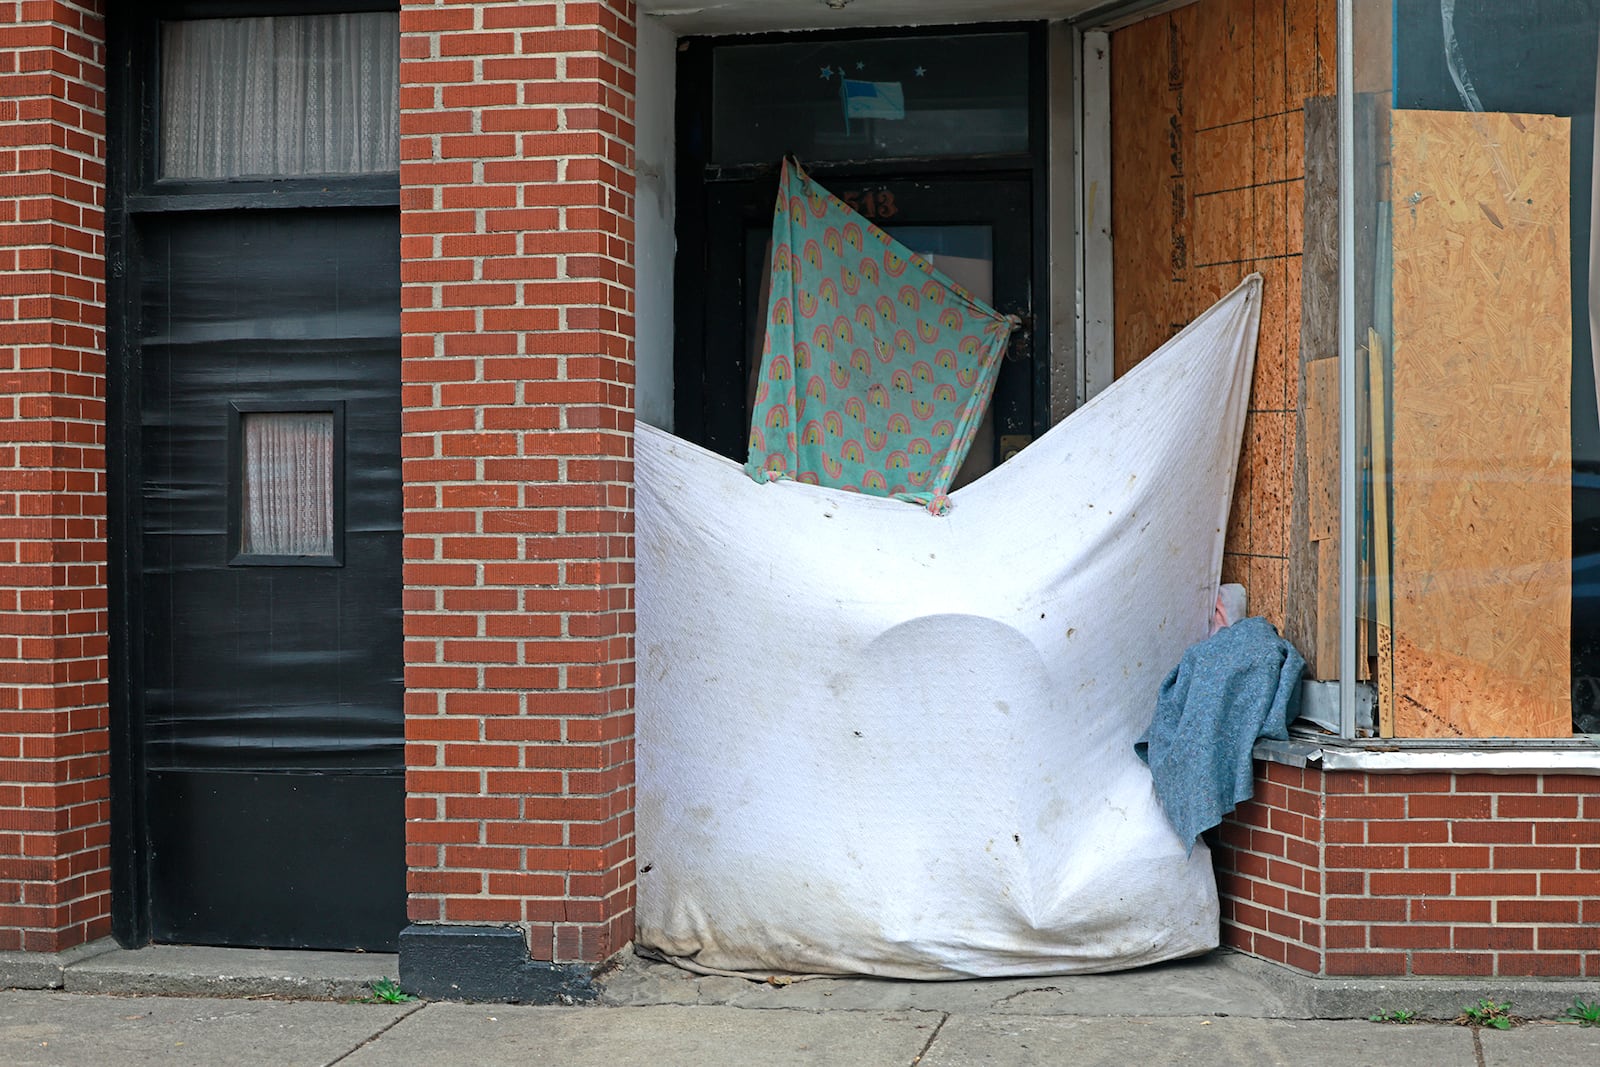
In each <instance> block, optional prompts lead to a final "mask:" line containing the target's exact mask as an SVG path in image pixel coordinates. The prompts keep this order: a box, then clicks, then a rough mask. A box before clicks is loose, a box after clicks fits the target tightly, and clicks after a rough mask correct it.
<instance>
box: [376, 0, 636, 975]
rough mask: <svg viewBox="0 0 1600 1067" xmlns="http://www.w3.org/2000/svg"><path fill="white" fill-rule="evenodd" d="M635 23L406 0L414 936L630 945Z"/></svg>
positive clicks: (546, 6)
mask: <svg viewBox="0 0 1600 1067" xmlns="http://www.w3.org/2000/svg"><path fill="white" fill-rule="evenodd" d="M634 18H635V12H634V5H633V4H632V3H621V2H616V0H606V2H595V3H577V2H564V3H526V2H503V3H440V2H430V0H406V2H405V3H404V4H403V6H402V10H401V29H402V32H403V34H404V40H403V44H402V49H403V50H402V61H401V83H402V90H401V91H402V99H401V112H402V113H401V159H402V163H401V172H400V182H401V188H402V194H401V196H402V207H401V234H402V238H401V240H402V258H403V267H402V282H403V287H404V288H403V308H404V310H403V312H402V329H403V331H404V334H405V339H404V346H405V347H404V368H405V369H404V377H405V408H406V412H405V425H404V433H405V440H404V456H405V459H404V480H405V503H406V512H405V531H406V549H405V552H406V569H405V583H406V686H407V693H406V735H407V740H408V746H407V765H408V768H409V771H408V775H407V782H408V792H409V796H408V799H407V818H408V829H407V841H408V857H409V864H410V894H411V896H410V902H411V903H410V911H411V918H412V919H413V921H417V922H440V921H442V922H464V923H514V924H521V925H523V926H524V928H525V929H526V930H527V932H528V934H529V938H530V947H531V951H532V954H533V956H534V957H535V958H538V959H545V960H552V961H580V960H596V959H601V958H604V957H605V956H607V955H609V954H610V953H611V952H613V951H615V950H616V949H618V948H620V947H621V946H622V945H623V944H624V943H625V942H627V941H628V940H629V938H630V937H631V936H632V907H633V892H634V867H633V855H634V850H633V806H634V805H633V710H632V709H633V590H632V582H633V510H632V508H633V497H632V479H633V464H632V451H633V449H632V430H633V263H634V252H633V224H632V213H633V195H634V177H633V169H632V168H633V143H634V136H633V126H632V122H633V91H634V84H633V69H634V44H635V38H634V33H635V30H634Z"/></svg>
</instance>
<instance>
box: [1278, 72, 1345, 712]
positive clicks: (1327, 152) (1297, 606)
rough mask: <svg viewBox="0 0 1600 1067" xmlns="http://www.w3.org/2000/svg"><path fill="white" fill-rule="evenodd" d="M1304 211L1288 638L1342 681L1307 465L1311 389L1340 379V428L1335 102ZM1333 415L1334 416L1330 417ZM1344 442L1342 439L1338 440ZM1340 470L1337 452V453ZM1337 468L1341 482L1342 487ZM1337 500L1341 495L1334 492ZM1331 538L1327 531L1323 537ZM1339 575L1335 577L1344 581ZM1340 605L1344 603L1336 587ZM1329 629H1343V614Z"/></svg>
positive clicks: (1321, 128) (1309, 166) (1311, 107)
mask: <svg viewBox="0 0 1600 1067" xmlns="http://www.w3.org/2000/svg"><path fill="white" fill-rule="evenodd" d="M1305 172H1306V187H1305V188H1306V192H1305V197H1304V200H1305V210H1304V233H1305V251H1304V255H1303V257H1302V259H1301V262H1300V337H1299V342H1300V343H1299V349H1300V358H1299V360H1298V361H1297V363H1296V364H1294V365H1293V369H1292V370H1291V373H1294V374H1298V375H1299V376H1300V388H1299V389H1298V390H1296V393H1297V397H1298V399H1297V400H1296V413H1297V415H1298V417H1297V418H1296V420H1295V426H1296V430H1295V435H1294V471H1293V476H1292V477H1293V481H1292V489H1291V497H1290V499H1291V504H1290V509H1289V577H1288V586H1287V589H1286V591H1285V604H1284V608H1285V613H1284V637H1286V638H1288V640H1289V641H1290V642H1291V643H1292V644H1293V645H1294V646H1295V648H1296V649H1297V650H1298V651H1299V652H1300V654H1301V655H1302V656H1304V657H1305V660H1306V677H1308V678H1316V679H1322V680H1331V679H1336V678H1338V677H1339V657H1338V655H1337V653H1335V654H1334V655H1333V656H1331V657H1327V658H1325V657H1324V656H1323V655H1322V651H1321V650H1322V649H1323V648H1325V647H1326V645H1325V643H1324V642H1323V641H1322V640H1321V638H1320V631H1321V627H1322V625H1323V623H1322V616H1323V609H1324V606H1325V603H1326V602H1328V600H1329V592H1330V590H1329V583H1328V582H1326V581H1324V580H1322V579H1323V568H1322V566H1321V564H1320V562H1319V560H1318V555H1319V551H1320V550H1319V546H1318V544H1317V542H1316V541H1315V540H1313V538H1312V535H1311V501H1310V492H1311V488H1310V485H1311V477H1310V470H1309V465H1308V442H1307V432H1308V430H1307V420H1308V418H1309V405H1310V403H1311V399H1310V397H1311V393H1312V391H1313V386H1312V384H1311V383H1312V382H1313V381H1314V380H1315V381H1322V380H1325V379H1326V378H1328V377H1332V378H1333V379H1334V382H1335V385H1334V392H1333V393H1332V394H1331V396H1332V400H1333V403H1332V404H1331V405H1329V404H1328V403H1326V400H1324V402H1323V409H1324V412H1323V417H1324V418H1326V417H1328V416H1329V415H1330V414H1331V416H1332V418H1333V419H1334V424H1335V426H1336V427H1337V420H1338V417H1339V414H1338V413H1339V408H1338V386H1337V381H1338V377H1337V375H1338V371H1337V367H1338V365H1339V360H1338V355H1339V108H1338V101H1337V100H1336V99H1335V98H1334V97H1331V96H1328V97H1316V98H1313V99H1310V100H1307V101H1306V110H1305ZM1330 408H1331V411H1330V410H1329V409H1330ZM1335 441H1337V431H1336V435H1335ZM1333 455H1334V457H1335V460H1334V461H1335V463H1337V456H1338V451H1337V449H1335V450H1334V452H1333ZM1337 480H1338V479H1337V468H1336V473H1335V478H1334V483H1335V486H1337ZM1335 493H1337V489H1335ZM1334 514H1335V520H1334V530H1333V536H1332V538H1324V539H1325V540H1329V541H1330V543H1331V545H1332V546H1333V552H1332V558H1335V559H1337V558H1338V551H1337V546H1338V520H1337V514H1338V512H1337V509H1335V512H1334ZM1319 532H1321V533H1324V534H1325V533H1326V530H1325V529H1323V530H1320V531H1319ZM1337 573H1338V572H1337V570H1335V571H1334V572H1333V576H1336V575H1337ZM1331 602H1332V603H1333V604H1335V605H1337V603H1338V592H1337V586H1336V584H1335V585H1334V587H1333V591H1332V601H1331ZM1327 625H1329V626H1334V627H1337V625H1338V611H1337V608H1335V610H1334V613H1333V617H1332V618H1331V619H1329V620H1327Z"/></svg>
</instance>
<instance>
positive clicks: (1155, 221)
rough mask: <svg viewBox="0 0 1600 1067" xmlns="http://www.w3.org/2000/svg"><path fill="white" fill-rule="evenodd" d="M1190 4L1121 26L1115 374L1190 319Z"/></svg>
mask: <svg viewBox="0 0 1600 1067" xmlns="http://www.w3.org/2000/svg"><path fill="white" fill-rule="evenodd" d="M1192 18H1193V12H1192V11H1189V10H1183V11H1177V12H1170V13H1167V14H1162V15H1158V16H1155V17H1153V18H1148V19H1144V20H1142V21H1140V22H1137V23H1134V24H1133V25H1131V26H1126V27H1123V28H1122V29H1119V30H1117V31H1116V32H1115V33H1113V34H1112V35H1111V232H1112V235H1113V239H1114V240H1115V242H1116V251H1115V256H1114V259H1113V264H1112V290H1113V297H1112V303H1113V308H1114V314H1115V320H1116V329H1115V346H1116V357H1115V373H1116V376H1117V377H1118V378H1120V377H1122V376H1123V375H1124V374H1126V373H1127V372H1128V371H1129V370H1130V369H1132V368H1133V367H1134V365H1136V364H1137V363H1138V362H1139V361H1140V360H1142V359H1143V358H1144V357H1145V356H1147V355H1149V354H1150V353H1151V352H1153V351H1155V350H1156V349H1157V348H1159V347H1160V346H1161V345H1162V344H1164V343H1165V342H1166V341H1167V339H1168V338H1170V337H1171V336H1172V335H1173V334H1174V333H1176V332H1177V331H1178V329H1180V328H1181V327H1182V325H1183V324H1184V323H1185V322H1186V321H1187V320H1186V319H1185V318H1184V317H1183V316H1184V312H1185V311H1186V310H1187V307H1186V303H1187V302H1186V300H1185V299H1184V297H1185V294H1184V293H1183V291H1182V290H1183V286H1184V282H1185V278H1186V275H1187V273H1188V270H1189V242H1190V240H1191V237H1190V227H1191V221H1190V212H1189V208H1190V202H1191V198H1192V192H1191V190H1190V189H1189V186H1188V169H1189V144H1190V141H1191V139H1192V130H1193V125H1194V123H1193V121H1192V119H1190V118H1189V117H1188V116H1187V115H1185V113H1184V111H1183V89H1184V70H1185V61H1186V59H1187V47H1186V39H1185V33H1184V30H1185V26H1186V25H1187V23H1188V22H1189V21H1190V20H1191V19H1192Z"/></svg>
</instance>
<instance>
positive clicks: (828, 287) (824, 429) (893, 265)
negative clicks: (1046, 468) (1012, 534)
mask: <svg viewBox="0 0 1600 1067" xmlns="http://www.w3.org/2000/svg"><path fill="white" fill-rule="evenodd" d="M1016 326H1017V320H1016V319H1015V318H1014V317H1011V316H1007V315H1002V314H1000V313H999V312H998V311H996V310H995V309H994V308H991V307H989V306H988V305H986V304H984V303H983V302H982V301H980V300H978V299H976V298H975V297H973V296H972V294H970V293H968V292H967V291H966V290H965V289H963V288H961V287H960V286H959V285H957V284H956V283H955V282H953V281H951V280H950V279H949V278H946V277H945V276H944V275H943V274H940V273H939V272H938V271H937V270H935V269H934V268H933V267H932V266H931V265H930V264H929V263H928V262H927V261H926V260H924V259H923V258H922V257H920V256H918V255H916V254H914V253H913V252H912V251H911V250H910V249H908V248H906V246H905V245H903V244H901V243H900V242H899V241H896V240H895V239H894V238H893V237H891V236H889V235H888V234H887V233H885V232H884V231H883V230H881V229H879V228H878V227H877V226H874V225H873V224H872V223H870V222H868V221H867V220H866V219H865V218H863V217H861V216H860V215H859V214H857V213H856V212H855V211H853V210H851V208H850V207H849V206H848V205H847V204H845V203H844V202H843V201H842V200H840V199H839V198H838V197H836V196H834V195H833V194H832V193H829V192H828V191H827V190H826V189H824V188H822V186H820V185H818V184H817V183H816V182H814V181H812V180H811V178H810V177H809V176H807V175H806V173H805V172H804V171H803V170H801V168H800V166H799V164H798V163H796V162H794V161H793V160H785V162H784V169H783V175H782V178H781V180H780V183H779V186H778V201H777V206H776V208H775V210H774V212H773V225H772V275H771V295H770V297H769V299H768V302H767V318H766V341H765V343H764V345H763V347H762V354H761V370H760V377H759V378H758V380H757V383H756V399H755V407H754V411H753V414H752V417H751V427H750V453H749V459H748V461H747V462H746V464H745V470H746V471H748V472H749V473H750V476H751V477H752V478H754V479H755V480H756V481H758V482H764V481H769V480H771V479H773V478H780V477H784V478H793V479H795V480H797V481H801V482H808V483H810V484H812V485H823V486H829V487H833V488H838V489H845V490H851V491H855V492H862V493H870V494H873V495H876V496H894V497H899V498H901V499H904V500H911V501H915V502H917V503H922V504H927V505H929V506H930V508H931V509H932V510H934V511H936V512H942V511H943V510H944V509H945V507H946V506H947V502H946V496H945V494H946V493H947V492H948V491H949V489H950V483H951V482H952V481H953V480H954V478H955V475H956V471H957V470H959V469H960V467H961V463H962V461H963V460H964V459H966V456H967V452H968V450H969V449H971V447H972V443H973V438H974V437H975V436H976V435H977V432H978V425H979V423H980V422H981V421H982V420H983V413H984V409H985V408H986V407H987V406H988V403H989V397H990V395H991V394H992V393H993V392H994V383H995V378H996V377H997V376H998V375H999V372H1000V361H1001V358H1002V357H1003V355H1004V354H1005V350H1006V345H1007V343H1008V342H1009V341H1010V339H1011V333H1012V331H1013V330H1014V329H1015V328H1016Z"/></svg>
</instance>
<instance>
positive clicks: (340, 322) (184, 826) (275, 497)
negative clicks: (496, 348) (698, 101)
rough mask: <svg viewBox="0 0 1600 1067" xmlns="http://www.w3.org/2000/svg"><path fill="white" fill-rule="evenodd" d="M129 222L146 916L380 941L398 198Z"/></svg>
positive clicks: (283, 937) (392, 648)
mask: <svg viewBox="0 0 1600 1067" xmlns="http://www.w3.org/2000/svg"><path fill="white" fill-rule="evenodd" d="M137 230H138V240H137V242H136V243H137V247H138V250H139V251H138V256H137V260H136V277H137V279H138V283H137V290H136V291H137V296H138V322H139V325H138V333H137V347H138V364H137V365H138V367H139V370H138V372H137V384H138V388H139V390H140V395H139V398H138V402H137V407H138V411H139V434H138V449H139V453H140V459H141V463H142V475H141V476H140V480H139V488H138V492H139V500H138V502H137V503H138V508H137V510H138V513H139V515H140V519H139V524H140V529H139V534H140V542H139V544H140V556H141V559H142V562H141V564H140V567H139V572H138V577H137V580H138V582H139V590H138V591H139V596H140V600H141V603H140V605H139V609H140V610H139V616H140V623H139V625H140V630H141V632H140V633H139V635H138V638H139V640H138V642H137V644H136V647H138V646H142V651H141V652H140V653H139V654H138V656H137V662H138V663H139V665H140V668H141V669H140V675H141V680H140V683H139V705H140V706H139V707H138V708H137V709H136V710H137V712H138V714H139V715H140V716H141V722H142V733H143V740H142V745H141V747H142V752H140V753H139V755H140V756H142V774H143V776H144V778H143V780H144V784H145V796H146V804H145V811H146V813H147V814H146V819H145V823H146V825H145V827H144V835H145V840H144V842H143V850H142V851H143V855H144V857H145V860H144V862H145V863H147V865H148V870H147V874H148V880H149V881H148V884H149V912H150V913H149V929H150V932H151V935H152V938H153V939H154V940H156V941H165V942H190V943H203V944H218V945H259V946H277V947H306V948H324V949H333V948H343V949H352V948H359V949H368V950H392V949H393V948H394V946H395V943H396V939H397V937H398V934H399V931H400V928H401V926H402V925H403V924H404V922H405V884H404V879H405V855H404V826H405V817H404V800H405V793H404V776H403V754H402V736H403V718H402V706H401V697H402V677H401V666H402V651H401V605H400V593H401V573H400V568H401V548H400V540H401V497H400V462H399V451H400V360H399V348H400V344H399V322H400V316H399V292H400V286H399V227H398V219H397V217H396V213H395V211H394V210H393V209H387V210H381V209H380V210H331V209H324V210H315V211H298V212H294V211H248V212H247V211H238V212H184V213H170V214H163V215H153V216H149V217H147V218H146V220H145V221H144V222H142V223H139V224H137ZM274 420H279V421H276V422H275V421H274ZM274 524H277V525H274ZM283 530H289V531H290V533H289V534H285V533H283V532H282V531H283ZM296 530H299V531H300V532H299V533H295V531H296ZM306 531H309V532H306ZM297 538H298V539H297Z"/></svg>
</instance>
